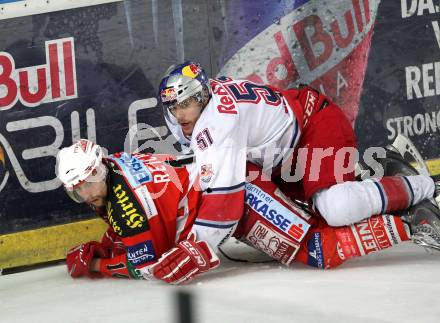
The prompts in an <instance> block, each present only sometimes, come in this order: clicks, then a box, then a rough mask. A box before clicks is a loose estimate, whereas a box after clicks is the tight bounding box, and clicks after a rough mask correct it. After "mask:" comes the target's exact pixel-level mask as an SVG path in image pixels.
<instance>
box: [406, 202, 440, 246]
mask: <svg viewBox="0 0 440 323" xmlns="http://www.w3.org/2000/svg"><path fill="white" fill-rule="evenodd" d="M402 220H403V221H404V222H405V223H407V224H408V225H409V227H410V231H411V240H412V241H413V242H414V243H416V244H418V245H421V246H423V247H427V248H430V249H435V250H439V251H440V209H439V208H438V207H437V206H436V205H434V204H433V203H431V202H430V201H428V200H425V201H423V202H421V203H419V204H417V205H415V206H413V207H411V208H410V209H409V210H408V211H406V213H405V214H404V215H402Z"/></svg>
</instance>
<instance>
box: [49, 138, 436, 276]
mask: <svg viewBox="0 0 440 323" xmlns="http://www.w3.org/2000/svg"><path fill="white" fill-rule="evenodd" d="M169 160H170V158H169V157H165V156H160V155H150V154H146V155H144V154H134V155H128V154H126V153H117V154H113V155H110V156H108V157H103V155H102V149H101V147H100V146H98V145H96V144H94V143H92V142H90V141H88V140H84V139H82V140H80V141H78V142H77V143H75V144H74V145H72V146H70V147H68V148H64V149H62V150H61V151H60V152H59V154H58V156H57V166H56V172H57V176H58V178H59V179H60V180H61V181H62V182H63V185H64V187H65V189H66V191H67V193H68V194H69V196H70V197H71V198H72V199H74V200H75V201H76V202H85V203H87V204H89V205H90V206H91V207H92V208H93V209H94V210H95V211H96V212H97V213H98V214H99V215H100V216H101V217H102V218H103V219H104V220H105V221H106V222H107V223H108V225H109V229H108V230H107V232H106V233H105V235H104V236H103V238H102V241H101V242H95V241H92V242H88V243H86V244H83V245H80V246H77V247H75V248H72V249H71V250H70V251H69V253H68V255H67V260H66V261H67V266H68V270H69V273H70V275H71V276H72V277H80V276H88V277H104V276H111V277H131V278H137V279H142V278H144V279H152V278H157V279H160V280H163V281H165V282H167V283H181V282H185V281H188V280H191V279H193V278H194V277H196V276H198V275H199V274H200V273H203V272H207V271H209V270H211V269H214V268H216V267H217V266H218V265H219V263H220V260H219V258H218V257H217V255H216V253H217V250H218V249H217V248H218V246H219V244H221V243H222V242H223V241H224V240H223V241H221V242H220V243H219V242H218V237H217V235H222V236H223V227H228V228H230V230H229V235H234V236H235V237H236V238H237V239H240V240H242V241H244V242H245V243H247V244H249V245H252V246H254V247H255V248H257V249H260V250H261V251H263V252H265V253H267V254H268V255H270V256H271V257H273V258H274V259H277V260H278V261H280V262H281V263H284V264H286V265H290V264H291V263H292V261H293V260H294V259H297V260H298V261H300V262H303V263H306V264H309V265H311V266H315V267H318V268H332V267H335V266H338V265H339V264H341V263H342V262H343V261H345V260H347V259H349V258H351V257H355V256H361V255H364V254H368V253H370V252H373V251H377V250H381V249H385V248H388V247H390V246H392V245H395V244H398V243H400V242H401V241H405V240H408V239H409V238H410V237H411V235H413V236H412V238H413V240H414V239H415V238H418V235H417V233H418V232H420V231H422V230H424V231H426V230H427V229H429V230H431V234H430V235H429V237H430V238H431V239H432V241H431V245H430V246H431V247H432V246H435V245H437V246H440V229H439V226H437V225H438V222H439V219H440V213H439V212H438V209H437V208H435V207H433V205H432V204H430V202H428V204H421V205H418V206H416V207H413V208H412V209H410V210H409V211H407V212H406V213H405V214H404V215H403V216H401V217H399V216H393V215H380V216H374V217H371V218H369V219H367V220H364V221H362V222H360V223H357V224H354V225H351V226H343V227H340V228H333V227H329V226H328V224H326V223H325V221H323V220H320V219H318V218H316V217H314V216H313V211H311V210H309V209H308V208H307V207H305V206H304V205H301V204H298V203H296V202H294V201H292V200H291V199H289V198H288V197H287V196H285V195H284V194H283V193H282V192H281V191H280V190H279V189H278V188H277V186H276V185H275V184H273V183H272V182H270V181H264V180H262V174H261V168H259V167H257V166H255V165H253V164H248V165H247V169H248V172H249V178H252V180H249V182H248V183H246V184H245V204H244V205H245V207H243V205H241V208H240V212H241V215H240V217H239V218H238V220H237V221H235V222H233V223H234V225H233V226H232V227H230V222H231V221H230V220H229V218H227V217H226V218H224V219H221V218H218V219H217V221H216V222H214V223H212V224H213V225H215V226H217V227H218V231H217V232H216V231H214V230H209V229H208V230H207V226H206V221H202V223H201V224H200V223H199V220H198V212H199V211H200V205H201V202H202V200H201V198H202V195H203V193H202V192H201V191H200V187H199V186H198V182H199V180H200V179H199V178H198V176H199V175H198V171H197V169H196V168H195V163H189V164H186V165H174V164H178V162H177V161H171V162H170V161H169ZM173 163H174V164H173ZM173 165H174V166H173ZM207 172H208V173H209V171H208V170H207ZM205 176H207V174H205ZM405 222H406V224H404V223H405ZM206 231H208V232H209V234H206ZM229 235H228V236H229ZM201 236H203V237H205V238H204V239H201V238H200V237H201ZM224 239H226V238H224ZM425 239H426V237H425Z"/></svg>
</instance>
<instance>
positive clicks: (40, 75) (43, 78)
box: [0, 37, 78, 110]
mask: <svg viewBox="0 0 440 323" xmlns="http://www.w3.org/2000/svg"><path fill="white" fill-rule="evenodd" d="M45 46H46V63H45V64H43V65H37V66H29V67H22V68H15V60H14V57H12V56H11V55H10V54H9V53H7V52H0V71H1V72H0V110H7V109H9V108H11V107H13V106H14V105H15V104H16V103H17V101H20V102H21V104H23V105H24V106H27V107H36V106H39V105H40V104H42V103H48V102H55V101H61V100H68V99H74V98H76V97H78V92H77V84H76V68H75V49H74V41H73V38H72V37H69V38H63V39H56V40H50V41H46V43H45Z"/></svg>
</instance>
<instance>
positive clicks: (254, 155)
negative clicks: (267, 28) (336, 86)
mask: <svg viewBox="0 0 440 323" xmlns="http://www.w3.org/2000/svg"><path fill="white" fill-rule="evenodd" d="M159 100H160V102H161V104H162V107H163V110H164V115H165V119H166V122H167V124H168V127H169V128H170V130H171V131H172V133H173V134H174V135H175V136H176V138H177V139H178V140H179V141H180V143H182V144H183V145H186V146H188V147H190V148H191V149H192V150H193V151H194V154H195V159H196V163H197V169H198V171H199V173H200V175H201V182H200V185H201V189H202V191H203V196H202V202H201V206H200V211H199V213H198V215H197V219H198V221H199V222H203V221H205V222H206V223H207V224H206V225H207V226H209V225H212V223H215V222H216V221H217V220H218V219H219V218H220V219H221V218H223V217H225V216H227V217H229V218H230V220H231V221H234V220H235V221H238V219H239V218H240V216H241V209H240V208H239V206H240V205H241V204H242V203H243V201H244V185H245V169H246V162H248V161H250V162H253V163H255V164H257V165H259V166H260V167H262V168H263V170H264V172H265V173H266V174H271V177H270V178H271V179H272V181H274V182H276V183H277V185H278V186H279V187H280V188H281V189H282V190H283V192H284V193H285V194H287V195H288V196H291V197H295V198H299V199H301V200H304V201H310V202H311V203H312V205H313V207H314V208H315V209H316V210H317V214H318V215H319V216H320V217H322V218H323V219H324V220H325V221H326V222H327V224H329V225H331V226H344V225H351V224H353V223H357V222H360V221H363V220H365V219H368V218H369V217H371V216H372V215H374V214H385V213H387V214H388V213H394V212H397V211H400V210H403V209H405V208H408V207H410V206H412V205H416V204H418V203H420V202H421V201H423V200H425V199H427V198H432V197H433V195H434V191H435V184H434V181H433V179H432V178H431V177H430V176H425V175H417V174H414V175H411V176H386V177H383V178H379V179H377V180H365V181H355V175H354V164H355V162H354V155H353V152H354V151H355V147H356V139H355V134H354V132H353V129H352V127H351V125H350V123H349V122H348V120H347V119H346V117H345V116H344V114H343V112H342V111H341V110H340V109H339V108H338V106H337V105H336V104H334V103H333V102H332V101H331V100H330V99H329V98H327V97H326V96H325V95H323V94H321V93H319V92H318V91H316V90H314V89H312V88H310V87H308V86H303V87H301V88H299V89H288V90H283V91H281V90H278V89H275V88H273V87H271V86H264V85H259V84H255V83H252V82H249V81H246V80H232V79H230V78H227V77H221V78H218V79H208V77H207V74H206V73H205V71H204V70H203V68H202V67H201V66H200V65H198V64H196V63H193V62H185V63H183V64H180V65H174V66H171V67H170V68H169V69H168V71H167V72H166V73H165V76H164V78H163V79H162V81H161V83H160V86H159ZM350 152H352V154H349V153H350ZM291 171H293V174H294V176H291V174H290V173H291ZM227 235H228V230H226V229H225V230H224V234H223V236H227ZM218 238H219V241H221V240H222V239H223V237H222V236H221V235H219V236H218Z"/></svg>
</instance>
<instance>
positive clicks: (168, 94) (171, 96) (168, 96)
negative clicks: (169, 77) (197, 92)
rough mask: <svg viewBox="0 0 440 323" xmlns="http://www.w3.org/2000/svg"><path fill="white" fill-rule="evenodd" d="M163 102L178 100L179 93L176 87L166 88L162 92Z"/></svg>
mask: <svg viewBox="0 0 440 323" xmlns="http://www.w3.org/2000/svg"><path fill="white" fill-rule="evenodd" d="M160 97H161V99H162V102H172V101H175V100H177V93H176V90H175V89H174V88H166V89H164V90H163V91H162V92H161V93H160Z"/></svg>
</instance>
